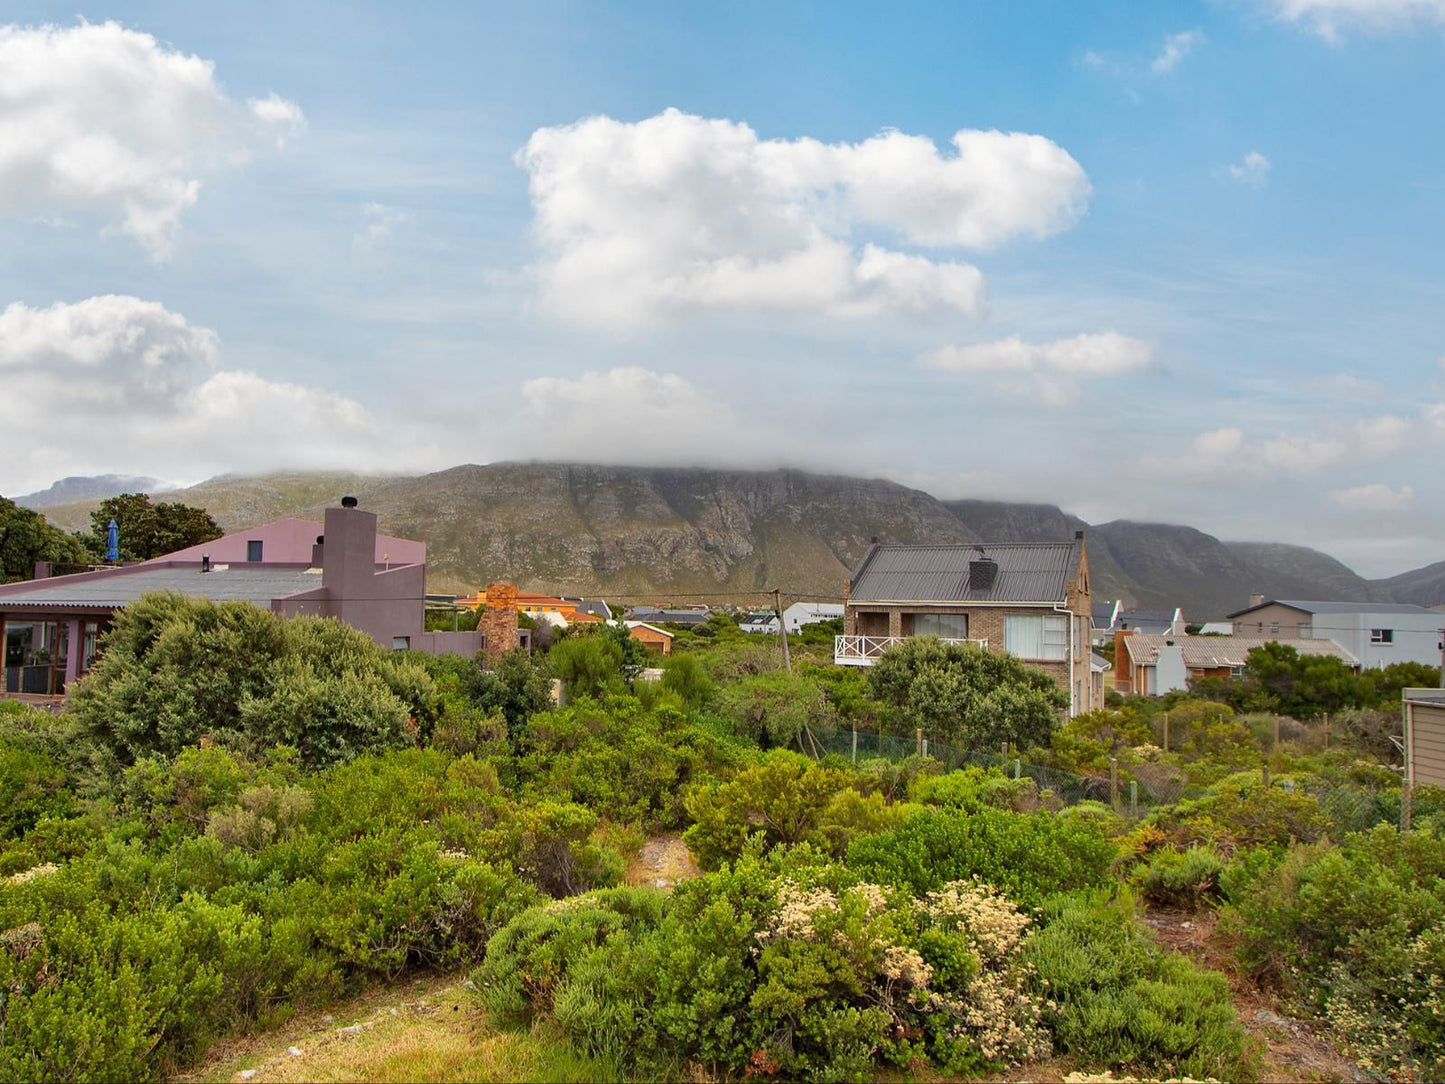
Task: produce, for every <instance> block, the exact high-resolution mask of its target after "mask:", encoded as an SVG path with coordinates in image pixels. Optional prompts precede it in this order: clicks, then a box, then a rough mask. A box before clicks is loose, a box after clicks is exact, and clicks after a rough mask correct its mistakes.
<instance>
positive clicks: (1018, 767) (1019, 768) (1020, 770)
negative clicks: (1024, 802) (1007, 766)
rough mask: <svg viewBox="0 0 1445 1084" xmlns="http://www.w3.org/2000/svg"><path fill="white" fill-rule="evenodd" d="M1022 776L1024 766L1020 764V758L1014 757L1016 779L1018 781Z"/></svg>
mask: <svg viewBox="0 0 1445 1084" xmlns="http://www.w3.org/2000/svg"><path fill="white" fill-rule="evenodd" d="M1022 774H1023V765H1022V764H1020V763H1019V758H1018V757H1014V778H1015V779H1017V778H1018V777H1019V776H1020V775H1022Z"/></svg>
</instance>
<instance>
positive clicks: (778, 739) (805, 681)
mask: <svg viewBox="0 0 1445 1084" xmlns="http://www.w3.org/2000/svg"><path fill="white" fill-rule="evenodd" d="M717 705H718V711H719V712H720V713H721V714H723V715H725V716H728V717H729V718H731V719H732V720H733V722H734V725H735V726H736V728H737V731H738V733H739V734H742V735H743V736H745V737H748V738H752V739H753V741H755V742H757V743H758V744H759V745H761V746H762V747H763V748H765V749H767V748H770V747H773V746H787V745H791V744H793V742H794V741H796V740H797V737H798V732H799V731H800V730H802V729H803V727H805V726H809V725H818V724H822V723H825V722H826V721H827V720H828V718H829V711H828V698H827V697H826V696H825V695H824V693H823V687H822V685H820V684H819V683H818V682H816V681H814V680H813V679H811V678H807V677H804V676H803V675H802V674H790V673H787V672H786V671H783V670H769V671H767V672H765V673H761V674H754V675H752V676H751V677H745V678H741V679H739V680H737V681H734V682H731V683H729V684H727V685H724V686H723V687H722V688H721V689H720V690H719V691H718V694H717Z"/></svg>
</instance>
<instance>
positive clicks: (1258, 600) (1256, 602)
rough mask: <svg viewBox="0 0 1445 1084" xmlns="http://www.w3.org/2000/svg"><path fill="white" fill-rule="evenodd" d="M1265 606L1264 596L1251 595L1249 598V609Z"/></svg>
mask: <svg viewBox="0 0 1445 1084" xmlns="http://www.w3.org/2000/svg"><path fill="white" fill-rule="evenodd" d="M1263 605H1264V596H1263V595H1250V596H1249V608H1250V609H1254V607H1256V606H1263Z"/></svg>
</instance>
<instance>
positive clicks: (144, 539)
mask: <svg viewBox="0 0 1445 1084" xmlns="http://www.w3.org/2000/svg"><path fill="white" fill-rule="evenodd" d="M111 520H115V525H116V529H117V531H118V533H119V535H120V556H121V560H123V561H149V560H150V559H151V558H153V557H162V556H164V555H165V554H167V553H174V552H175V551H176V550H183V549H186V548H187V547H189V546H198V545H200V544H201V543H202V542H209V541H210V540H211V539H213V538H220V537H221V528H220V527H219V526H217V525H216V521H215V520H214V519H212V518H211V515H210V513H209V512H207V511H206V510H205V509H204V508H193V507H191V506H190V505H188V504H181V503H179V502H166V501H162V502H161V503H159V504H152V503H151V499H150V496H149V494H146V493H122V494H121V495H120V496H118V497H108V498H106V499H105V500H103V501H101V502H100V507H99V508H97V509H96V510H95V511H94V512H92V513H91V514H90V536H89V537H88V538H86V540H85V542H86V545H87V546H88V547H89V548H90V550H91V552H92V553H93V554H94V555H95V556H96V557H97V558H101V557H104V555H105V534H106V529H107V527H108V526H109V524H110V521H111Z"/></svg>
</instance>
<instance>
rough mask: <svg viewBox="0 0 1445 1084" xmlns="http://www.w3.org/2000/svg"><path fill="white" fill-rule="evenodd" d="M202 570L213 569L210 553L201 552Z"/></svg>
mask: <svg viewBox="0 0 1445 1084" xmlns="http://www.w3.org/2000/svg"><path fill="white" fill-rule="evenodd" d="M201 571H202V572H209V571H211V555H210V554H209V553H203V554H201Z"/></svg>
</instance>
